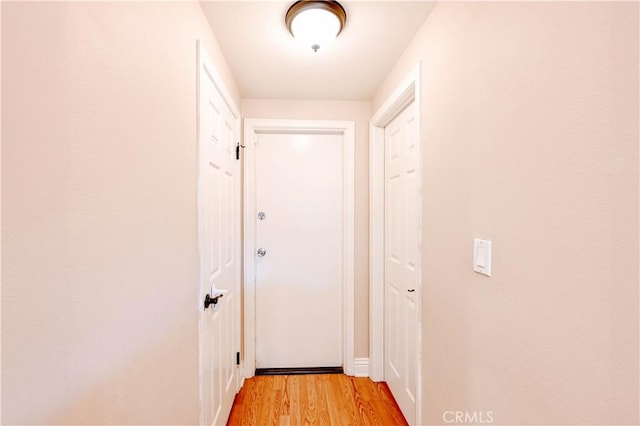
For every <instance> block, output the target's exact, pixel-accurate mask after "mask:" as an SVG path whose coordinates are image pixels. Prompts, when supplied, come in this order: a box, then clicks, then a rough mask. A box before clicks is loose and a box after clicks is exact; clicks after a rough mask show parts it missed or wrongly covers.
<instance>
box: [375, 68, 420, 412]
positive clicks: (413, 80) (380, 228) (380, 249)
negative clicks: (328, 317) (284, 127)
mask: <svg viewBox="0 0 640 426" xmlns="http://www.w3.org/2000/svg"><path fill="white" fill-rule="evenodd" d="M420 70H421V64H420V62H418V63H417V64H416V65H415V67H414V68H413V69H412V70H411V71H410V72H409V74H408V75H407V76H406V77H405V79H404V80H403V81H402V82H401V83H400V84H399V85H398V87H396V89H395V90H394V91H393V93H392V94H391V95H390V96H389V97H388V98H387V99H386V101H385V102H384V103H383V104H382V106H381V107H380V108H379V109H378V111H377V112H376V113H375V114H374V116H373V118H372V119H371V121H370V123H369V374H370V376H371V379H372V380H374V381H383V380H384V306H385V300H384V235H385V234H384V218H385V196H384V173H385V127H386V126H387V125H388V124H389V123H390V122H391V121H392V120H393V119H394V118H395V117H396V116H397V115H398V114H400V113H401V112H402V110H404V108H405V107H406V106H407V105H409V104H410V103H411V102H415V109H416V117H417V123H416V132H417V135H416V140H417V142H418V145H417V153H418V169H417V181H418V194H417V197H418V203H417V204H418V212H417V213H416V214H417V219H418V229H419V230H420V232H419V233H418V247H419V249H418V258H417V259H418V264H417V265H416V268H417V277H418V278H417V281H418V282H416V293H417V297H416V301H417V307H416V308H417V311H418V313H417V315H418V324H417V330H416V334H417V336H416V351H417V353H416V357H417V373H418V374H417V376H418V377H417V378H416V383H417V386H416V424H420V423H421V421H422V409H421V407H422V365H421V364H422V354H421V352H422V280H421V275H422V209H421V206H422V139H421V134H422V131H421V111H422V105H421V89H420V72H421V71H420Z"/></svg>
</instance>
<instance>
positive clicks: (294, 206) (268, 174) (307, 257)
mask: <svg viewBox="0 0 640 426" xmlns="http://www.w3.org/2000/svg"><path fill="white" fill-rule="evenodd" d="M342 139H343V135H341V134H294V133H285V134H282V133H268V134H259V135H257V136H256V143H255V145H254V148H255V149H254V152H255V166H256V167H255V169H256V178H255V199H256V209H257V210H258V211H259V212H261V213H262V215H261V217H257V215H254V216H253V222H254V224H255V225H254V226H255V229H256V243H257V246H258V247H260V248H262V249H263V250H265V251H264V252H263V253H264V255H263V256H259V257H257V258H256V275H255V283H256V284H255V291H256V368H304V367H307V368H308V367H341V366H342V287H343V286H342V270H343V268H342V258H343V256H342V234H343V232H342V212H343V208H342V203H343V197H342V188H343V184H342V179H343V176H342V172H341V169H342V145H343V140H342Z"/></svg>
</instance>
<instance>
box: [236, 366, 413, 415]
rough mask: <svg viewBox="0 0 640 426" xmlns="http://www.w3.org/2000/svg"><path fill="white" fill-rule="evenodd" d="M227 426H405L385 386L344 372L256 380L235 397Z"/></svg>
mask: <svg viewBox="0 0 640 426" xmlns="http://www.w3.org/2000/svg"><path fill="white" fill-rule="evenodd" d="M227 424H228V425H234V426H235V425H252V426H253V425H406V424H407V422H406V421H405V419H404V417H403V416H402V413H401V412H400V409H399V408H398V405H397V404H396V402H395V400H394V399H393V396H392V395H391V392H390V391H389V388H388V387H387V385H386V383H376V382H372V381H371V379H369V378H366V377H349V376H345V375H343V374H308V375H299V376H258V377H253V378H251V379H248V380H246V381H245V382H244V386H243V387H242V389H241V390H240V392H239V393H238V395H237V396H236V400H235V402H234V403H233V409H232V410H231V415H230V416H229V421H228V423H227Z"/></svg>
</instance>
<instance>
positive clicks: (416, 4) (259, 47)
mask: <svg viewBox="0 0 640 426" xmlns="http://www.w3.org/2000/svg"><path fill="white" fill-rule="evenodd" d="M200 3H201V5H202V9H203V10H204V13H205V15H206V16H207V19H208V20H209V23H210V24H211V28H212V29H213V32H214V34H215V36H216V39H217V40H218V43H219V44H220V47H221V48H222V51H223V53H224V56H225V58H226V60H227V62H228V64H229V67H230V68H231V71H232V72H233V74H234V76H235V78H236V82H237V84H238V86H239V89H240V93H241V95H242V97H244V98H278V99H334V100H347V99H348V100H369V99H371V97H372V96H373V94H374V92H375V90H376V89H377V87H378V86H379V84H380V83H381V82H382V80H383V79H384V77H385V76H386V75H387V73H388V72H389V71H390V70H391V67H392V66H393V64H394V63H395V62H396V60H397V59H398V57H399V56H400V54H401V53H402V52H403V51H404V49H405V47H406V45H407V44H408V43H409V41H410V40H411V39H412V38H413V36H414V34H415V33H416V31H417V30H418V28H420V26H421V25H422V23H423V22H424V21H425V19H426V18H427V16H428V15H429V13H431V10H432V9H433V6H434V5H435V2H428V1H368V2H363V1H341V4H342V5H343V7H344V8H345V10H346V12H347V24H346V26H345V28H344V30H343V31H342V33H341V34H340V35H339V36H338V38H337V39H336V40H335V41H334V42H333V44H331V45H330V46H327V47H326V48H321V49H320V51H318V52H317V53H314V52H313V51H312V50H311V49H310V48H308V47H305V46H301V45H300V44H299V43H297V42H296V41H295V40H294V39H293V37H291V35H290V34H289V32H288V31H287V29H286V27H285V24H284V16H285V14H286V12H287V9H288V8H289V6H290V5H291V4H292V3H293V0H291V1H238V0H236V1H201V2H200Z"/></svg>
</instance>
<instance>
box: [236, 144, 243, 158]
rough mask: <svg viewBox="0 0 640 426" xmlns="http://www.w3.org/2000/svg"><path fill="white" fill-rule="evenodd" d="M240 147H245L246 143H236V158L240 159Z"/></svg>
mask: <svg viewBox="0 0 640 426" xmlns="http://www.w3.org/2000/svg"><path fill="white" fill-rule="evenodd" d="M240 148H244V145H240V142H238V143H237V144H236V160H239V159H240Z"/></svg>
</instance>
